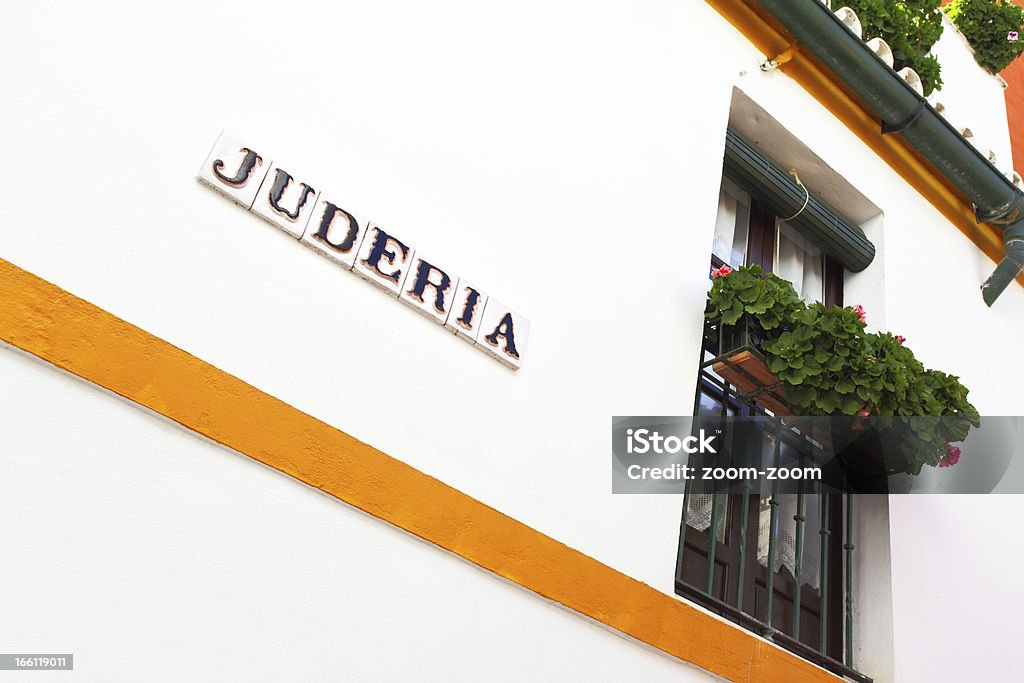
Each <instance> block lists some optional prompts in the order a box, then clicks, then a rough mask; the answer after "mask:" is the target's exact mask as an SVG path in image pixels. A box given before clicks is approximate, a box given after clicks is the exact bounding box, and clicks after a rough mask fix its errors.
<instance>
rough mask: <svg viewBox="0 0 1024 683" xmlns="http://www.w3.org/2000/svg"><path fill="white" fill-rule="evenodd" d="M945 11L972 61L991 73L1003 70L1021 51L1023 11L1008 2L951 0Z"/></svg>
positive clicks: (1023, 47)
mask: <svg viewBox="0 0 1024 683" xmlns="http://www.w3.org/2000/svg"><path fill="white" fill-rule="evenodd" d="M945 11H946V15H947V16H949V18H950V20H952V22H953V23H954V24H955V25H956V27H957V28H958V29H960V32H961V33H963V34H964V36H966V37H967V41H968V42H969V43H970V44H971V47H972V48H973V49H974V58H975V59H976V60H977V61H978V63H979V64H981V65H982V66H983V67H985V68H986V69H988V70H989V71H991V72H992V73H994V74H995V73H999V72H1000V71H1002V70H1003V69H1005V68H1006V67H1007V66H1009V64H1010V62H1012V61H1013V60H1014V59H1016V58H1017V56H1018V55H1020V53H1021V51H1024V42H1022V41H1021V40H1020V31H1021V28H1022V25H1024V9H1021V8H1020V7H1018V6H1017V5H1016V4H1014V3H1013V2H1010V0H953V2H951V3H949V4H948V5H947V6H946V8H945Z"/></svg>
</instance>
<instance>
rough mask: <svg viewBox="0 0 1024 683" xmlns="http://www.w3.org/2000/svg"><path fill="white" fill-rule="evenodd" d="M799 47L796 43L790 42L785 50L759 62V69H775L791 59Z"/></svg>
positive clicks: (765, 70) (767, 70) (766, 70)
mask: <svg viewBox="0 0 1024 683" xmlns="http://www.w3.org/2000/svg"><path fill="white" fill-rule="evenodd" d="M799 49H800V47H799V45H797V43H793V44H791V45H790V46H789V47H787V48H786V49H785V50H783V51H782V52H780V53H779V54H777V55H776V56H775V57H773V58H772V59H766V60H764V61H763V62H761V71H764V72H765V73H767V72H769V71H775V70H776V69H778V68H779V67H780V66H782V65H783V64H785V63H786V62H789V61H792V59H793V57H794V56H796V53H797V51H798V50H799Z"/></svg>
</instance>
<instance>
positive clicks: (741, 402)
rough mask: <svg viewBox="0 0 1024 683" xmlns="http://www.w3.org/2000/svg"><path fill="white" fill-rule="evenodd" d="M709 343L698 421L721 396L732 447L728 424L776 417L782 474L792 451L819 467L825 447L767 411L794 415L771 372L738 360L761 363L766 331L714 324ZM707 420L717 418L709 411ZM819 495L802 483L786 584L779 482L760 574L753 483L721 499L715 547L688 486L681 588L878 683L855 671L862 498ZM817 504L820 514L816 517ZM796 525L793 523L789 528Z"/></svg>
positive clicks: (714, 516) (714, 500)
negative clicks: (745, 355)
mask: <svg viewBox="0 0 1024 683" xmlns="http://www.w3.org/2000/svg"><path fill="white" fill-rule="evenodd" d="M704 338H705V344H704V348H703V349H702V362H701V366H700V378H699V383H698V391H697V396H696V399H695V402H694V412H693V414H694V415H698V414H699V413H700V408H701V398H702V396H703V397H705V398H708V397H711V398H712V401H709V402H713V403H715V404H718V410H719V418H720V427H721V429H722V434H723V437H724V439H725V440H726V443H727V444H729V445H730V446H731V445H732V439H733V437H734V435H733V433H732V429H731V425H730V420H728V419H727V417H729V416H730V415H736V414H740V415H758V416H762V417H763V418H768V423H769V424H771V425H772V426H771V428H770V432H766V433H765V435H764V438H765V439H766V444H770V447H771V448H772V453H771V460H772V462H773V463H774V466H775V467H776V468H778V467H779V465H780V460H781V459H782V457H783V449H789V450H787V455H788V457H793V453H794V452H795V453H796V454H798V455H797V458H798V460H799V461H800V462H801V463H802V462H803V460H804V458H805V457H808V458H813V451H814V448H815V446H816V444H815V442H814V441H813V439H811V438H810V437H808V436H807V435H806V434H804V433H802V432H801V430H799V429H798V428H796V427H794V426H793V425H792V424H787V422H786V421H784V420H783V419H782V417H780V416H778V415H777V414H776V411H774V410H766V408H765V403H767V404H769V405H771V406H772V407H773V408H776V409H778V408H779V407H780V406H782V408H783V409H784V408H785V404H784V397H783V396H782V394H781V392H780V391H779V387H778V383H777V382H775V383H774V384H773V383H772V382H771V378H770V375H769V376H768V377H767V378H766V377H765V375H764V373H763V372H750V371H749V370H748V369H747V368H745V367H743V366H742V365H739V364H736V363H733V361H732V359H734V358H736V356H737V354H738V353H739V352H744V351H746V352H750V353H752V354H758V355H759V354H760V352H759V351H758V349H757V346H758V339H757V332H756V330H754V329H751V327H750V325H749V324H747V323H746V322H744V321H741V323H740V324H738V325H735V326H723V325H721V324H718V323H714V322H712V323H709V324H708V325H707V327H706V329H705V335H704ZM716 367H717V368H719V369H721V368H723V367H725V368H728V369H729V370H730V371H732V372H731V374H730V376H731V377H733V378H739V379H738V380H737V383H743V384H744V389H743V390H740V389H739V388H738V387H737V386H735V385H733V384H731V383H730V382H729V381H727V380H725V379H724V378H723V377H722V376H721V375H720V374H718V373H717V372H715V368H716ZM766 379H767V381H766ZM702 417H705V418H706V417H708V416H707V411H705V414H704V415H702ZM694 424H696V421H694ZM758 457H760V456H758ZM818 486H819V485H818V484H815V483H811V482H807V483H801V487H800V488H799V489H798V493H797V494H796V504H795V514H794V515H793V517H792V522H793V525H792V528H793V529H794V534H793V535H794V543H795V553H794V554H793V562H792V565H793V566H792V567H791V569H790V571H789V572H788V573H791V576H790V577H786V576H785V574H784V570H782V569H779V570H778V571H777V570H776V563H777V561H778V553H779V532H780V528H781V526H782V524H781V523H782V522H783V521H784V520H782V519H780V515H781V513H780V510H779V508H780V495H779V482H778V480H777V479H776V480H774V481H773V483H772V490H771V495H770V497H769V498H768V503H767V510H768V544H767V545H768V547H767V562H766V565H767V566H766V567H764V569H763V570H761V569H760V568H759V567H758V566H757V565H758V562H757V561H755V562H754V563H753V565H751V562H750V558H749V557H748V555H749V552H750V546H751V545H752V544H751V542H750V540H751V539H750V537H749V524H750V507H751V504H750V503H751V500H750V497H751V496H756V495H758V494H754V493H751V483H750V482H749V480H748V481H747V482H745V483H744V485H743V492H742V493H733V494H730V495H721V494H714V495H712V496H711V511H710V525H709V526H708V527H707V530H706V538H705V537H704V535H703V534H704V532H703V531H698V530H697V529H696V528H694V527H692V526H690V525H689V524H688V522H689V520H688V519H687V515H688V512H689V506H690V502H691V484H690V482H689V481H687V483H686V486H685V488H684V495H683V512H682V520H681V524H680V538H679V549H678V553H677V558H676V589H677V592H678V593H680V594H681V595H684V596H686V597H688V598H690V599H692V600H694V601H696V602H698V603H700V604H702V605H704V606H705V607H707V608H708V609H711V610H712V611H715V612H717V613H719V614H721V615H722V616H725V617H727V618H729V619H731V620H733V621H735V622H737V623H739V624H741V625H743V626H744V627H746V628H749V629H750V630H753V631H755V632H756V633H758V634H760V635H762V636H763V637H765V638H767V639H769V640H771V641H772V642H775V643H776V644H778V645H780V646H782V647H785V648H787V649H789V650H791V651H793V652H794V653H796V654H798V655H799V656H801V657H804V658H805V659H807V660H809V661H812V662H814V663H815V664H818V665H820V666H822V667H824V668H826V669H829V670H831V671H833V672H835V673H837V674H839V675H842V676H846V677H847V678H850V679H852V680H854V681H858V682H859V683H871V679H870V678H868V677H867V676H865V675H863V674H861V673H859V672H857V671H856V670H855V669H854V668H853V664H854V662H853V597H852V592H853V559H854V558H853V553H854V550H855V547H854V544H853V499H852V497H851V495H850V494H845V495H842V494H833V493H822V492H821V491H820V490H819V489H818ZM840 495H842V499H840V498H839V496H840ZM734 502H735V503H736V504H734ZM809 505H810V506H812V507H810V508H808V506H809ZM814 505H817V514H818V517H819V520H820V531H819V533H818V536H819V538H818V539H817V543H818V545H819V548H818V549H819V553H820V558H819V566H818V588H817V596H816V597H817V601H816V603H815V602H814V597H815V596H814V595H813V593H814V589H813V588H807V592H806V593H805V588H804V584H805V583H806V581H805V578H806V577H805V576H804V573H805V570H807V567H805V566H804V557H803V556H804V549H805V546H806V545H807V544H809V543H814V540H813V539H807V538H805V531H806V525H807V514H808V510H809V509H810V510H812V511H813V510H814V507H813V506H814ZM726 506H728V507H726ZM730 510H731V511H733V512H734V513H736V514H737V515H738V525H737V526H730V527H729V528H730V529H732V530H733V531H734V533H735V538H734V539H733V540H732V541H731V542H732V543H736V542H738V549H737V548H735V547H734V548H733V550H734V552H732V554H731V562H732V563H733V564H732V565H729V566H728V567H727V568H726V570H724V571H723V574H722V576H720V577H717V578H719V584H718V585H719V586H725V588H724V589H723V588H720V589H719V590H718V591H716V590H715V588H716V572H717V571H719V570H718V569H717V568H716V565H717V564H718V563H719V562H718V558H717V557H716V555H717V554H718V552H719V547H718V546H719V541H718V535H719V526H720V523H721V522H722V515H723V514H728V513H729V511H730ZM759 522H760V520H759ZM786 523H787V524H788V520H786ZM730 524H732V523H730ZM759 526H760V525H759ZM695 534H699V535H700V551H701V552H700V555H701V556H700V557H692V556H695V555H698V553H697V551H695V550H694V549H692V548H691V550H689V551H688V550H687V545H688V544H687V538H688V535H690V536H691V538H692V536H693V535H695ZM755 547H756V546H755ZM840 551H841V552H840ZM688 553H689V554H690V556H691V557H690V560H691V561H693V562H696V563H699V562H701V561H703V562H706V568H704V572H703V576H702V577H701V579H700V580H697V581H694V575H693V572H692V571H690V572H687V569H688V567H687V564H686V563H687V559H688ZM752 570H753V571H756V572H757V573H759V575H761V576H763V582H764V588H763V595H759V596H755V597H762V598H763V599H761V600H757V599H749V598H751V596H749V595H745V590H750V587H751V586H754V587H755V589H756V587H757V586H758V584H757V582H756V581H755V580H751V576H752V574H751V572H752ZM836 570H838V571H839V573H840V575H839V576H838V577H837V576H836V574H835V571H836ZM687 573H689V574H690V580H685V579H684V575H686V574H687ZM732 581H735V584H732ZM725 582H729V585H727V586H726V584H725ZM780 582H782V583H784V584H785V585H786V588H787V590H788V593H787V594H785V595H782V594H780V592H779V583H780ZM840 590H841V591H842V593H841V594H840V593H839V591H840ZM755 593H756V590H755ZM783 598H785V599H788V600H790V601H791V602H792V616H791V619H790V620H788V623H779V619H778V618H776V612H775V609H776V604H775V603H776V601H777V600H781V599H783ZM806 604H811V605H812V607H815V608H816V614H817V617H818V628H817V629H816V630H815V629H813V627H811V626H810V625H808V627H809V628H811V629H812V633H811V634H809V635H808V634H802V633H801V613H802V612H804V611H805V609H806V608H805V605H806ZM783 607H784V606H783ZM783 621H786V620H783ZM805 631H806V629H805Z"/></svg>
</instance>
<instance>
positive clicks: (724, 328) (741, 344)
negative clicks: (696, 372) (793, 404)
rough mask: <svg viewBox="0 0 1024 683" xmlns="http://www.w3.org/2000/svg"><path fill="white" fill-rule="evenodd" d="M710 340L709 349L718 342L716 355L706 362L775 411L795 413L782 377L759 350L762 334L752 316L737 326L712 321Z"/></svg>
mask: <svg viewBox="0 0 1024 683" xmlns="http://www.w3.org/2000/svg"><path fill="white" fill-rule="evenodd" d="M708 341H709V342H711V343H709V344H708V347H709V348H715V347H716V345H717V354H716V355H715V357H714V358H713V359H711V360H710V361H708V363H706V365H710V366H711V369H712V370H713V371H714V373H715V374H716V375H718V376H719V377H721V378H722V379H723V380H724V381H725V382H728V383H729V384H730V385H732V386H733V387H735V388H736V389H737V390H738V391H739V392H741V393H742V394H743V395H744V396H745V397H746V398H747V399H749V400H751V401H753V402H754V403H757V404H758V405H759V406H761V407H762V408H764V409H765V410H768V411H770V412H771V413H772V414H774V415H779V416H790V415H792V414H793V412H792V411H791V410H790V408H789V406H788V405H786V398H785V394H784V393H783V391H782V388H781V386H782V385H781V383H780V382H779V379H778V378H777V377H776V376H775V375H774V374H772V372H771V370H769V369H768V364H767V362H766V361H765V358H764V356H763V355H762V354H761V352H760V351H759V350H758V345H759V342H760V335H759V334H758V333H757V331H756V323H754V322H753V321H752V320H751V318H750V317H749V316H743V317H742V318H740V320H739V321H738V322H737V324H735V325H722V324H721V321H715V322H713V323H712V324H711V325H710V326H709V329H708ZM723 349H724V350H723ZM741 398H742V397H741Z"/></svg>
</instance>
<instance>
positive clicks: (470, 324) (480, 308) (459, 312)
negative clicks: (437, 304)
mask: <svg viewBox="0 0 1024 683" xmlns="http://www.w3.org/2000/svg"><path fill="white" fill-rule="evenodd" d="M486 305H487V294H486V293H485V292H483V291H481V290H480V289H479V288H478V287H477V286H476V285H474V284H473V283H472V282H469V281H467V280H459V283H458V285H457V287H456V290H455V293H454V295H453V296H452V305H451V307H450V309H449V311H448V320H447V322H445V325H444V326H445V327H446V328H448V330H449V331H451V332H454V333H455V334H456V335H458V337H459V338H460V339H463V340H465V341H467V342H469V343H470V344H476V333H477V331H478V330H479V329H480V319H481V318H483V315H484V307H485V306H486Z"/></svg>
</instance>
